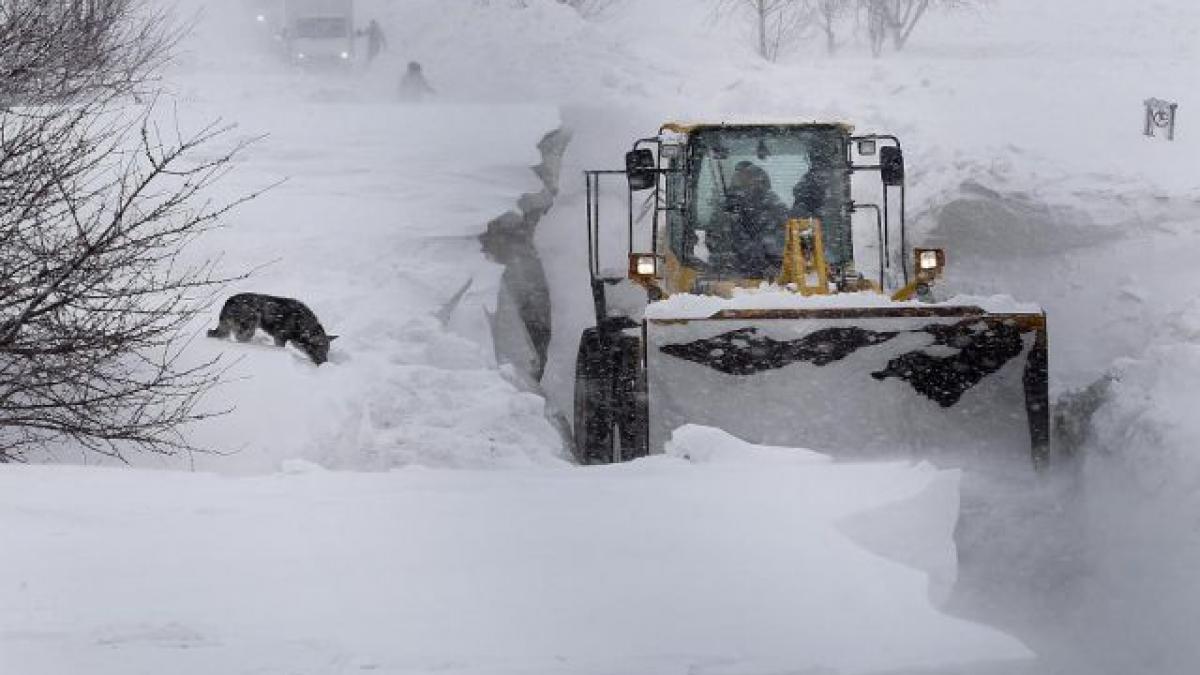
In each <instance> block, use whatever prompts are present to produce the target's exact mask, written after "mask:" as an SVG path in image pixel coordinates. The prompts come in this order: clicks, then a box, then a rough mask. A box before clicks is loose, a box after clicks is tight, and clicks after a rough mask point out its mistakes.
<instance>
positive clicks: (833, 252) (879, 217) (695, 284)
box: [589, 123, 909, 298]
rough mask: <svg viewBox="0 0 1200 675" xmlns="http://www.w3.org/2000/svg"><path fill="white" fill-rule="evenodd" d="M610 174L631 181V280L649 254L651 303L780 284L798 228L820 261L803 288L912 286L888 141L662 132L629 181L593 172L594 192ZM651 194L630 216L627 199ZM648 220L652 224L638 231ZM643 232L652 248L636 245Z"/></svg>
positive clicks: (894, 155) (814, 132) (895, 154)
mask: <svg viewBox="0 0 1200 675" xmlns="http://www.w3.org/2000/svg"><path fill="white" fill-rule="evenodd" d="M606 173H613V174H621V175H624V176H625V177H626V179H627V183H628V189H629V191H630V199H629V204H630V211H631V213H630V227H629V234H630V236H629V240H630V249H629V252H630V254H631V256H632V258H631V262H630V277H631V278H635V279H637V277H638V275H637V274H636V270H637V269H638V266H639V265H638V264H636V259H637V258H639V256H638V255H636V254H638V253H644V254H645V255H643V256H640V257H642V258H645V260H646V261H647V262H646V265H645V266H646V267H647V268H648V269H649V268H651V267H652V268H653V272H654V273H653V275H650V276H652V277H653V281H652V280H651V279H650V278H649V276H647V277H646V278H643V279H641V283H643V285H645V286H647V287H648V288H649V290H650V291H651V296H652V298H653V296H655V295H660V294H661V295H671V294H675V293H697V294H702V295H711V294H716V295H728V294H729V293H730V292H731V289H732V288H736V287H756V286H758V285H759V284H761V283H763V282H768V283H776V282H778V280H779V279H780V273H781V267H783V266H785V264H786V260H787V259H788V256H785V255H783V251H784V248H785V247H786V246H787V239H788V236H789V235H788V230H789V228H790V223H791V222H793V221H794V220H796V219H801V220H805V221H813V222H815V223H817V224H818V225H819V229H820V235H819V236H818V237H813V236H812V234H811V233H810V232H806V233H805V235H804V236H806V237H807V239H805V240H804V246H805V247H806V248H805V250H806V251H807V253H808V254H809V256H810V257H809V260H810V261H811V260H812V257H813V255H812V254H813V253H814V252H815V251H814V249H816V248H819V249H821V250H820V256H821V258H822V260H821V261H820V262H821V267H822V270H823V273H822V274H821V275H820V281H819V284H818V285H815V286H812V287H810V288H809V290H814V289H816V291H815V292H821V293H826V292H835V291H859V290H875V291H878V292H886V293H891V292H893V291H896V290H898V289H901V288H903V287H905V286H907V285H908V284H909V268H908V264H907V263H908V261H907V259H906V258H907V255H906V253H905V247H906V246H907V242H906V236H905V229H906V218H905V213H904V206H905V204H904V202H905V198H904V191H905V188H904V157H903V153H902V152H901V149H900V142H899V140H898V139H896V138H895V137H894V136H886V135H866V136H856V135H854V133H853V129H852V127H850V126H849V125H845V124H838V123H807V124H743V125H738V124H697V125H682V124H667V125H664V126H663V127H662V129H660V131H659V135H658V136H656V137H653V138H648V139H642V140H640V141H637V142H636V143H635V145H634V148H633V150H632V152H630V153H628V155H627V156H626V167H625V171H624V172H589V186H590V187H589V189H592V187H596V186H598V185H599V183H600V181H601V179H602V178H604V177H605V176H603V175H602V174H606ZM859 174H868V175H864V176H862V177H860V176H859ZM872 174H873V175H872ZM647 191H652V192H651V193H650V195H649V196H648V197H646V198H645V202H644V203H645V206H644V207H643V208H642V209H641V214H640V215H639V216H637V217H635V215H634V211H635V210H637V209H636V202H637V201H638V200H637V199H636V198H635V197H634V193H637V194H643V193H646V192H647ZM591 196H596V195H591ZM897 197H898V198H897ZM651 206H652V207H653V208H652V210H651V208H650V207H651ZM650 212H652V213H653V221H652V222H653V225H652V226H651V227H650V228H646V227H644V226H643V227H635V222H634V221H635V220H636V221H638V222H639V223H640V222H644V221H645V220H646V218H645V215H646V214H647V213H650ZM589 228H592V224H590V225H589ZM647 229H648V230H650V231H651V232H652V237H651V238H650V239H651V240H650V241H641V242H637V238H638V237H637V235H638V231H641V230H647ZM593 231H595V230H594V229H593ZM597 234H598V233H597ZM896 234H898V235H899V236H898V237H897V236H895V235H896ZM813 239H820V240H821V243H820V245H819V246H818V245H817V244H815V243H814V241H812V240H813ZM594 262H595V261H594ZM594 267H598V265H594ZM814 279H815V275H814ZM814 283H818V282H816V281H814Z"/></svg>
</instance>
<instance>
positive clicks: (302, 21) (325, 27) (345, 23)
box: [279, 0, 355, 66]
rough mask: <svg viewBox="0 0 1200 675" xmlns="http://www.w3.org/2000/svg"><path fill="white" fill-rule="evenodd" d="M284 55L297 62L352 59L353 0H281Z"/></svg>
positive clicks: (331, 62) (316, 63)
mask: <svg viewBox="0 0 1200 675" xmlns="http://www.w3.org/2000/svg"><path fill="white" fill-rule="evenodd" d="M282 6H283V13H282V15H283V25H282V27H281V28H280V31H279V34H280V36H281V37H282V38H283V44H284V48H285V49H286V50H287V51H286V53H287V57H288V58H289V59H290V60H291V61H292V62H293V63H296V64H298V65H313V66H320V65H340V66H348V65H350V64H351V63H353V62H354V40H355V29H354V0H282Z"/></svg>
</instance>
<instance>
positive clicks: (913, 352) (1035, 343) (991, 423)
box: [646, 305, 1050, 467]
mask: <svg viewBox="0 0 1200 675" xmlns="http://www.w3.org/2000/svg"><path fill="white" fill-rule="evenodd" d="M646 365H647V377H648V387H649V407H650V410H649V412H650V441H651V448H652V449H661V448H662V447H663V445H664V443H665V442H666V440H667V438H668V437H669V436H670V434H671V432H672V431H674V430H675V429H676V428H678V427H679V426H682V425H684V424H689V423H692V424H702V425H707V426H714V427H719V428H721V429H724V430H725V431H727V432H729V433H732V434H734V435H735V436H738V437H740V438H743V439H745V440H747V441H750V442H753V443H757V444H763V445H773V446H783V447H803V448H810V449H813V450H817V451H821V452H827V453H829V454H831V455H833V456H835V457H838V458H856V459H865V458H873V457H874V458H878V457H896V456H901V457H914V458H921V459H932V460H941V461H942V462H941V463H949V464H953V465H958V464H960V463H961V462H960V461H959V460H960V458H961V459H962V460H963V461H970V460H971V459H972V458H983V459H989V458H1002V457H1007V458H1012V457H1016V456H1021V457H1022V458H1023V457H1032V459H1033V461H1034V464H1035V465H1036V466H1039V467H1041V466H1043V465H1044V464H1045V463H1046V462H1047V461H1048V459H1049V455H1048V453H1049V435H1050V427H1049V405H1048V398H1049V397H1048V392H1047V359H1046V319H1045V315H1044V314H1041V313H1036V314H1034V313H1012V314H998V313H987V312H985V311H983V310H982V309H980V308H978V307H968V306H944V305H930V306H928V307H913V306H911V305H906V306H901V307H866V308H845V309H789V310H726V311H722V312H719V313H717V314H715V315H713V316H711V317H709V318H704V319H695V318H689V319H671V318H664V317H662V316H661V315H659V316H656V317H655V318H652V319H647V321H646Z"/></svg>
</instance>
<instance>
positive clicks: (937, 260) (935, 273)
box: [916, 248, 946, 279]
mask: <svg viewBox="0 0 1200 675" xmlns="http://www.w3.org/2000/svg"><path fill="white" fill-rule="evenodd" d="M916 254H917V274H918V275H919V276H922V277H925V278H927V279H935V278H937V277H940V276H942V272H943V271H945V269H946V251H944V250H943V249H940V248H918V249H916Z"/></svg>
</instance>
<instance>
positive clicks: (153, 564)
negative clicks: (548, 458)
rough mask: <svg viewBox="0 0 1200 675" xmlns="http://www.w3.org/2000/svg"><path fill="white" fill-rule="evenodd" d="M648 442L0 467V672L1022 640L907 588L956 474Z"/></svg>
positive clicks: (837, 660)
mask: <svg viewBox="0 0 1200 675" xmlns="http://www.w3.org/2000/svg"><path fill="white" fill-rule="evenodd" d="M672 455H673V456H671V457H662V458H656V459H654V460H651V461H644V462H638V463H635V464H632V465H623V466H614V467H608V468H598V469H590V470H575V471H563V470H554V469H549V470H529V471H521V472H504V473H503V474H496V473H494V472H486V471H485V472H479V471H466V470H464V471H447V470H427V469H418V468H410V469H407V470H403V471H397V472H392V473H383V474H374V475H372V474H358V473H331V472H327V471H325V470H323V469H320V468H318V467H316V466H315V465H312V464H308V463H302V462H292V463H290V464H288V466H287V467H286V468H285V471H284V472H283V473H281V474H277V475H272V476H263V477H257V478H243V479H229V478H219V477H216V476H212V475H202V474H182V473H144V472H139V471H116V470H99V469H92V470H83V469H71V468H45V467H30V468H16V469H12V470H6V471H5V472H3V473H2V474H0V530H2V531H3V532H5V547H6V548H5V555H4V556H3V557H2V558H0V578H3V579H4V580H5V581H4V584H5V587H6V588H5V593H4V595H3V598H4V600H3V603H2V604H0V670H2V671H3V672H6V673H21V674H22V675H58V674H65V673H84V672H86V673H96V674H103V675H107V674H109V673H111V674H113V675H117V674H120V675H135V674H136V675H140V674H146V675H150V674H152V673H164V672H171V673H179V674H181V675H184V674H192V673H194V674H196V675H201V674H204V675H207V674H210V673H224V674H229V675H233V674H243V673H245V674H250V673H281V674H282V673H289V674H298V673H321V674H326V673H351V672H378V673H428V672H444V673H463V674H472V675H474V674H479V675H484V674H489V675H490V674H499V673H504V674H514V675H515V674H517V673H521V674H531V675H532V674H535V673H538V674H541V673H544V674H546V675H550V674H551V673H588V674H596V675H600V674H612V675H619V674H623V673H634V672H638V673H640V672H657V673H678V674H679V675H683V674H685V673H713V674H729V675H734V674H742V673H746V674H749V673H764V672H796V669H799V670H800V672H838V673H868V672H872V673H874V672H900V671H905V672H909V671H915V670H917V669H920V670H921V671H922V672H928V671H927V670H926V669H931V668H938V667H952V668H972V667H999V666H1003V665H1004V664H1014V663H1015V664H1020V663H1023V662H1026V661H1027V660H1028V658H1029V656H1030V655H1029V652H1028V651H1027V650H1026V648H1025V647H1023V646H1022V645H1021V644H1020V643H1019V642H1017V641H1016V640H1014V639H1012V638H1009V637H1007V636H1004V635H1003V634H1000V633H998V632H996V631H994V630H991V629H987V628H984V627H982V626H978V625H974V624H970V623H967V622H964V621H962V620H958V619H952V618H949V617H947V616H945V615H944V614H941V613H940V612H938V611H936V610H935V609H934V608H933V607H932V606H931V605H930V600H929V598H930V592H931V579H932V584H933V588H932V591H933V592H935V593H944V592H945V591H946V589H947V588H948V587H949V585H950V584H952V583H953V577H954V548H953V543H952V540H951V535H952V532H953V526H954V519H953V513H954V511H955V509H956V507H957V476H956V474H954V473H946V472H939V471H936V470H934V469H932V468H931V467H929V466H917V467H910V466H901V465H871V466H848V465H836V464H831V463H829V462H828V461H827V460H826V459H825V458H822V457H820V456H818V455H812V454H805V453H797V452H794V451H790V450H789V451H780V450H774V451H772V450H769V449H755V448H752V447H747V446H745V445H744V444H742V443H740V442H739V441H736V440H734V439H732V438H730V437H728V436H725V435H723V434H722V433H721V432H719V431H715V430H709V429H701V428H688V429H684V430H682V431H681V432H680V434H678V435H677V438H676V441H675V444H674V446H673V448H672ZM872 550H875V551H879V552H881V553H883V554H884V555H888V556H890V557H892V558H902V559H904V561H905V562H906V563H907V565H911V567H910V566H907V565H902V564H899V563H896V562H892V561H890V560H888V559H886V558H883V557H880V555H878V554H876V553H874V552H872ZM927 575H928V576H927ZM988 664H991V665H990V666H989V665H988Z"/></svg>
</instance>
